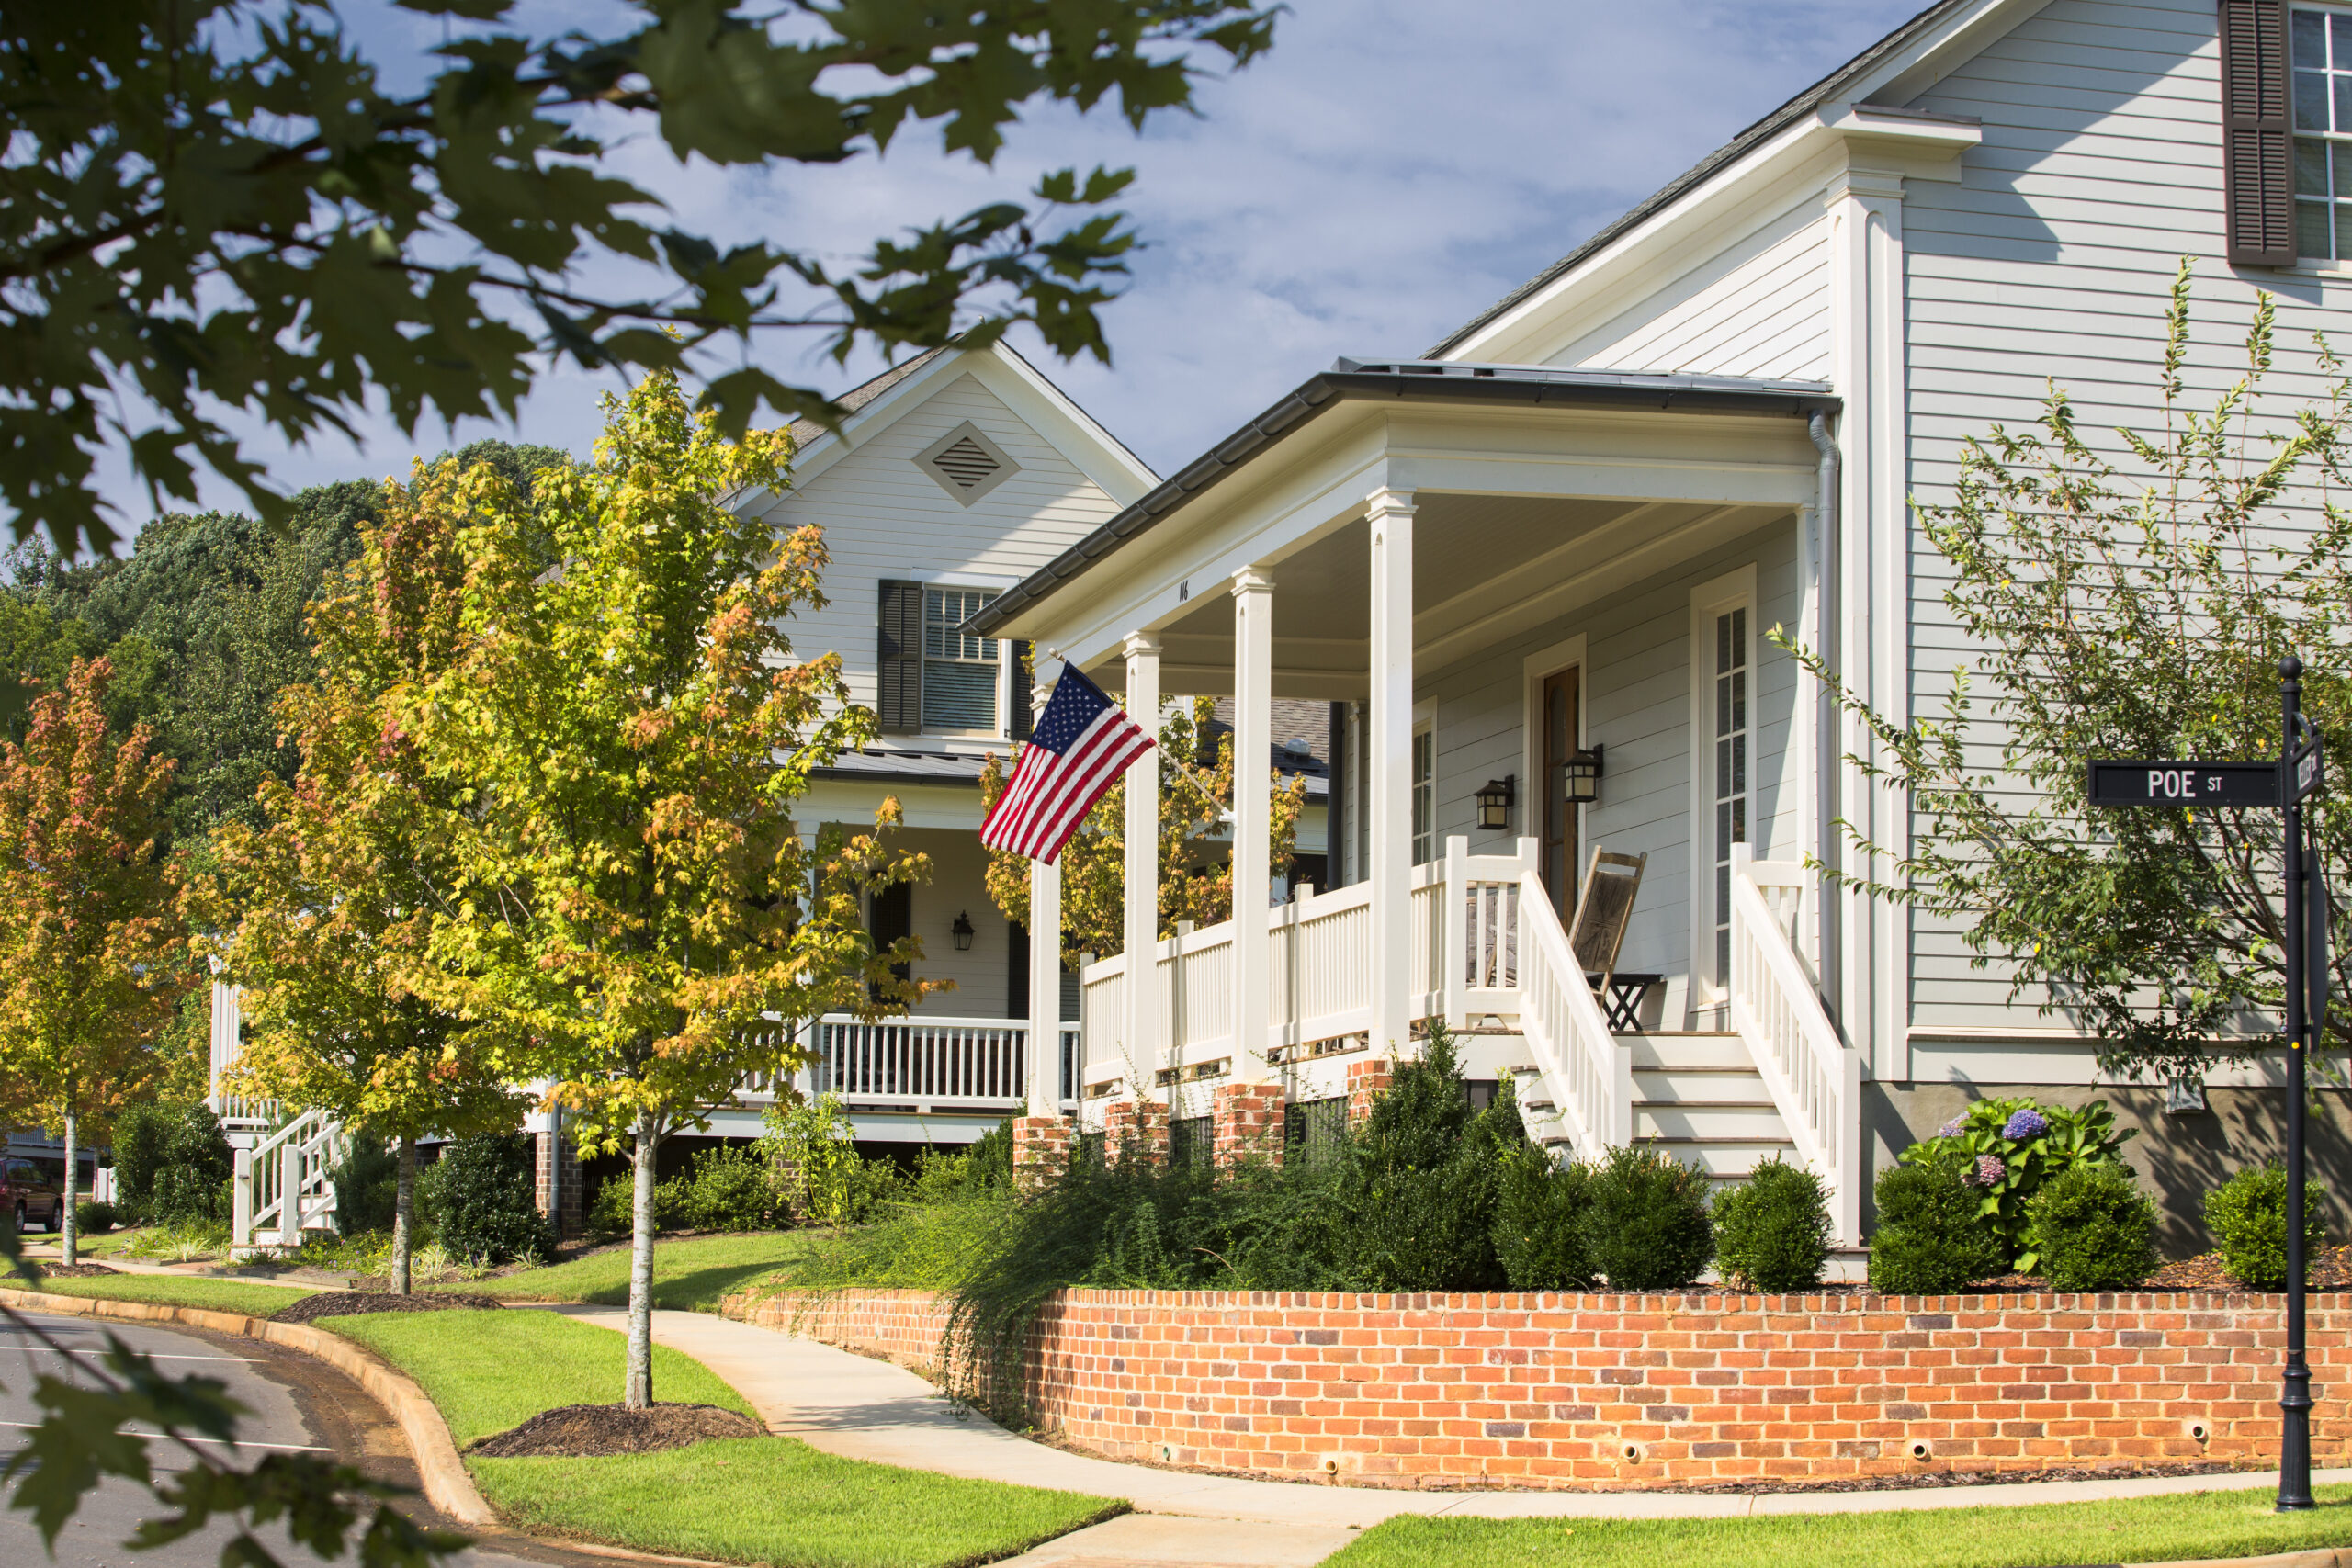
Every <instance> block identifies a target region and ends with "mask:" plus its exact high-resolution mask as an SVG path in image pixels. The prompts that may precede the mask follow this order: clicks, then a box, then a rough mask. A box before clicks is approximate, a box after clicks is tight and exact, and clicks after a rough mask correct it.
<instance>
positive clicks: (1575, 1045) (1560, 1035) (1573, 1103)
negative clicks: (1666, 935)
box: [1515, 866, 1634, 1159]
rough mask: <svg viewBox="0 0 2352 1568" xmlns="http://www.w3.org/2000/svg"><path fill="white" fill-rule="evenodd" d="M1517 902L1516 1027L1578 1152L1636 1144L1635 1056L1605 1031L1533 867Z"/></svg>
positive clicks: (1587, 1154)
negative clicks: (1634, 1142)
mask: <svg viewBox="0 0 2352 1568" xmlns="http://www.w3.org/2000/svg"><path fill="white" fill-rule="evenodd" d="M1516 902H1517V904H1518V908H1517V910H1516V911H1515V914H1516V917H1517V918H1516V921H1515V924H1516V928H1517V933H1518V938H1519V944H1518V945H1519V974H1518V979H1519V1024H1520V1032H1521V1034H1522V1035H1523V1036H1524V1037H1525V1038H1526V1041H1527V1043H1528V1045H1529V1047H1530V1048H1531V1049H1532V1051H1533V1052H1534V1054H1535V1066H1536V1070H1537V1071H1538V1072H1540V1073H1541V1074H1542V1075H1543V1078H1544V1087H1545V1088H1547V1089H1550V1090H1551V1091H1552V1103H1553V1105H1554V1106H1555V1107H1556V1108H1557V1110H1558V1112H1559V1115H1560V1119H1561V1122H1562V1124H1563V1125H1564V1126H1565V1127H1566V1131H1567V1133H1568V1134H1569V1136H1570V1137H1571V1138H1573V1139H1574V1140H1575V1144H1576V1153H1577V1156H1580V1157H1582V1158H1586V1159H1597V1158H1599V1157H1600V1156H1601V1155H1602V1154H1603V1153H1605V1152H1606V1151H1607V1150H1609V1149H1610V1148H1611V1147H1618V1148H1622V1147H1623V1146H1624V1145H1628V1144H1631V1143H1632V1142H1633V1141H1634V1058H1633V1055H1632V1054H1631V1053H1630V1052H1628V1051H1627V1050H1626V1049H1625V1048H1624V1047H1623V1046H1622V1045H1620V1044H1618V1043H1617V1037H1616V1036H1615V1035H1614V1034H1612V1033H1611V1032H1610V1029H1609V1021H1608V1020H1607V1019H1606V1018H1604V1017H1602V1016H1601V1012H1600V1002H1599V1001H1598V1000H1597V999H1596V998H1594V996H1593V994H1592V987H1591V986H1590V985H1589V983H1587V981H1586V980H1585V977H1584V966H1583V965H1582V964H1578V963H1577V961H1576V956H1575V954H1574V953H1570V952H1569V950H1568V933H1567V932H1566V931H1562V930H1561V929H1560V917H1559V916H1558V914H1556V913H1555V911H1554V910H1553V908H1552V900H1551V898H1550V897H1548V896H1546V894H1545V893H1544V879H1543V878H1542V876H1541V875H1539V874H1537V873H1536V871H1535V870H1534V869H1533V868H1532V866H1531V867H1529V868H1528V869H1526V870H1525V871H1523V872H1522V873H1521V881H1520V889H1519V897H1518V899H1517V901H1516Z"/></svg>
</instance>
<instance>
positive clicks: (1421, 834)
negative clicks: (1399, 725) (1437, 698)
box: [1392, 724, 1437, 865]
mask: <svg viewBox="0 0 2352 1568" xmlns="http://www.w3.org/2000/svg"><path fill="white" fill-rule="evenodd" d="M1392 830H1393V829H1392ZM1435 859H1437V727H1436V726H1435V725H1434V724H1418V725H1415V726H1414V727H1413V863H1414V864H1415V865H1427V864H1428V863H1430V862H1431V861H1433V860H1435Z"/></svg>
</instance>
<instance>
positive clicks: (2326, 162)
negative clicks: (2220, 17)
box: [2274, 6, 2352, 263]
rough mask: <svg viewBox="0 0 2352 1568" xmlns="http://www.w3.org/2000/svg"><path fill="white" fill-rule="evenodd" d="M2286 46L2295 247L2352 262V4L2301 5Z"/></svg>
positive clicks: (2309, 256) (2306, 255)
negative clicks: (2329, 7) (2349, 7)
mask: <svg viewBox="0 0 2352 1568" xmlns="http://www.w3.org/2000/svg"><path fill="white" fill-rule="evenodd" d="M2274 36H2275V35H2274ZM2287 50H2288V54H2287V59H2288V64H2289V66H2290V69H2291V70H2292V72H2293V77H2292V82H2293V85H2292V88H2291V98H2292V101H2293V103H2294V124H2295V251H2296V254H2298V255H2300V256H2301V257H2302V258H2303V259H2304V260H2306V261H2319V262H2338V263H2352V11H2323V10H2313V9H2308V8H2305V7H2302V6H2298V7H2296V8H2295V11H2294V13H2293V15H2292V17H2291V21H2290V30H2289V38H2288V45H2287Z"/></svg>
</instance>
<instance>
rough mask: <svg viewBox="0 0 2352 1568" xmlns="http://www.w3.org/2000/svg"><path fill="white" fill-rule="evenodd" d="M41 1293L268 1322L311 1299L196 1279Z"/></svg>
mask: <svg viewBox="0 0 2352 1568" xmlns="http://www.w3.org/2000/svg"><path fill="white" fill-rule="evenodd" d="M36 1267H38V1265H36ZM0 1285H5V1286H6V1287H8V1288H10V1289H13V1290H22V1289H24V1281H23V1280H17V1279H13V1278H11V1279H6V1280H0ZM40 1289H41V1290H42V1291H43V1292H46V1293H48V1294H50V1295H52V1296H92V1297H96V1298H98V1299H100V1300H104V1301H113V1302H154V1303H159V1304H161V1305H164V1306H183V1307H202V1308H204V1309H205V1310H206V1311H208V1312H241V1313H243V1314H246V1315H247V1316H249V1317H267V1316H268V1315H269V1314H271V1313H274V1312H276V1311H277V1309H278V1308H279V1307H282V1306H284V1305H285V1304H286V1303H288V1302H290V1301H292V1300H294V1299H295V1298H296V1297H298V1296H305V1295H308V1294H310V1292H309V1291H308V1290H307V1289H305V1288H303V1287H301V1286H299V1285H298V1286H287V1285H256V1284H254V1283H252V1282H251V1281H249V1280H209V1279H205V1278H203V1277H202V1276H200V1275H192V1274H91V1275H84V1276H82V1277H80V1278H77V1279H72V1280H42V1281H41V1282H40Z"/></svg>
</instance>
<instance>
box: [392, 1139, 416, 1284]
mask: <svg viewBox="0 0 2352 1568" xmlns="http://www.w3.org/2000/svg"><path fill="white" fill-rule="evenodd" d="M400 1171H401V1174H400V1182H399V1185H398V1186H397V1187H395V1188H394V1189H393V1190H394V1193H395V1196H394V1197H393V1199H392V1280H391V1287H392V1294H394V1295H396V1296H404V1295H407V1294H408V1293H409V1277H408V1258H409V1252H410V1250H411V1248H412V1247H413V1246H414V1244H415V1241H416V1140H415V1139H414V1138H413V1137H412V1136H410V1135H409V1134H406V1133H403V1134H401V1153H400Z"/></svg>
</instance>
